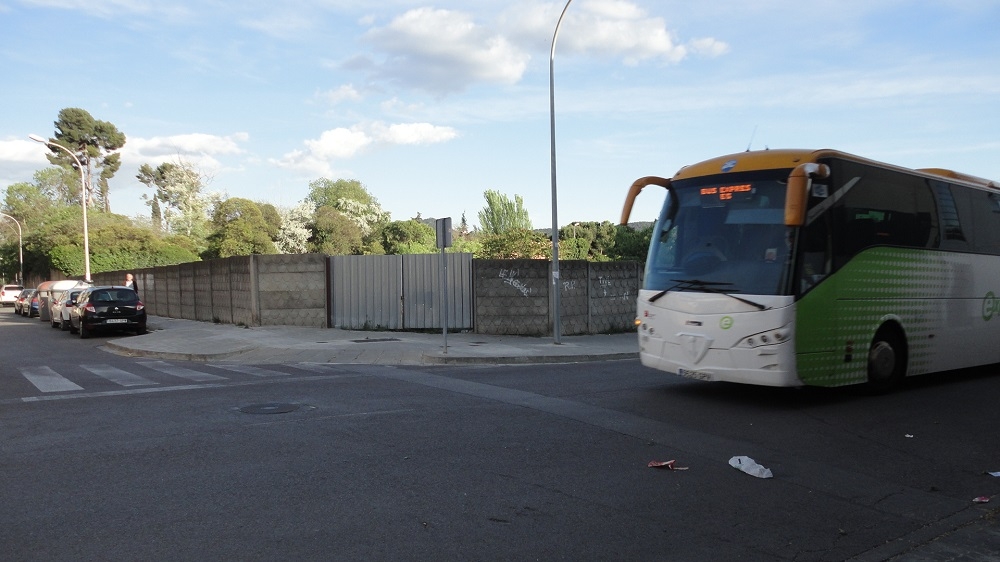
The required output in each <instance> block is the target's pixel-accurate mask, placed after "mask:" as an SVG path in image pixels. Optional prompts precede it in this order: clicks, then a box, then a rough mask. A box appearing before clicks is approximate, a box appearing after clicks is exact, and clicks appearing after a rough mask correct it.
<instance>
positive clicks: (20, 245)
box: [0, 213, 24, 285]
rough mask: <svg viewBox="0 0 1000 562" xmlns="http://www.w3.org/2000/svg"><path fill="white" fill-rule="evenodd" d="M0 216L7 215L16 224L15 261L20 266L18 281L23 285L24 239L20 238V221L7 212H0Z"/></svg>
mask: <svg viewBox="0 0 1000 562" xmlns="http://www.w3.org/2000/svg"><path fill="white" fill-rule="evenodd" d="M0 216H4V217H7V218H8V219H10V220H12V221H14V224H16V225H17V263H18V264H19V265H20V266H21V280H20V283H21V285H24V240H23V239H22V238H21V223H19V222H17V219H15V218H14V217H12V216H10V215H8V214H5V213H0Z"/></svg>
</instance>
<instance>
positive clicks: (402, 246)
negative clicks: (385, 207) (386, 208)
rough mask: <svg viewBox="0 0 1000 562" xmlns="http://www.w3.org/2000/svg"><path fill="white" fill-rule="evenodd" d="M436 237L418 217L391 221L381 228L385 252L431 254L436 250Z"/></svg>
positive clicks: (431, 229)
mask: <svg viewBox="0 0 1000 562" xmlns="http://www.w3.org/2000/svg"><path fill="white" fill-rule="evenodd" d="M436 237H437V234H436V233H435V232H434V229H433V228H431V227H430V226H428V225H426V224H424V223H422V222H420V220H419V219H416V218H413V219H410V220H407V221H393V222H391V223H389V224H387V225H386V226H385V228H383V229H382V247H383V248H384V249H385V253H386V254H394V255H395V254H432V253H434V252H435V251H437V241H436Z"/></svg>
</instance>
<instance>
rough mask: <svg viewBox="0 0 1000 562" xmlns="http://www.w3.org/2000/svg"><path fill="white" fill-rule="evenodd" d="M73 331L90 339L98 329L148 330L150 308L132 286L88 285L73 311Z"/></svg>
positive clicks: (137, 331)
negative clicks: (147, 313) (147, 321)
mask: <svg viewBox="0 0 1000 562" xmlns="http://www.w3.org/2000/svg"><path fill="white" fill-rule="evenodd" d="M69 319H70V327H69V331H70V333H73V334H76V333H79V334H80V337H81V338H88V337H90V335H91V334H92V333H94V332H99V331H100V332H104V331H118V332H120V331H129V332H135V333H136V334H145V333H146V307H145V306H144V305H143V304H142V301H141V300H139V295H138V294H136V292H135V291H133V290H132V289H129V288H128V287H118V286H107V287H87V288H86V289H84V290H83V291H82V292H80V294H79V295H78V296H77V297H76V305H75V306H73V307H72V309H71V310H70V315H69Z"/></svg>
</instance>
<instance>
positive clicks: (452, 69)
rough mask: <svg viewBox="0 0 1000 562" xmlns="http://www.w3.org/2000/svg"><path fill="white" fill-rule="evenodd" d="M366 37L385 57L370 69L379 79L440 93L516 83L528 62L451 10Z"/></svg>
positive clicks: (407, 17) (425, 11)
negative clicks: (478, 85)
mask: <svg viewBox="0 0 1000 562" xmlns="http://www.w3.org/2000/svg"><path fill="white" fill-rule="evenodd" d="M366 37H367V39H368V41H369V42H371V43H372V44H373V45H374V46H375V48H376V49H378V50H379V51H381V52H383V53H384V54H385V58H384V60H383V61H382V62H381V63H377V62H376V63H374V64H375V66H374V68H372V69H371V71H372V72H373V73H374V75H375V77H376V78H377V79H381V80H386V81H390V82H398V83H400V84H403V85H406V86H410V87H415V88H419V89H423V90H426V91H429V92H433V93H439V94H443V93H448V92H455V91H461V90H463V89H465V88H466V87H468V86H469V85H471V84H474V83H478V82H486V83H493V84H514V83H516V82H517V81H519V80H520V79H521V76H522V75H523V74H524V71H525V69H526V68H527V63H528V59H529V56H528V54H527V53H525V52H524V51H522V50H521V49H519V48H517V47H515V46H514V45H513V44H511V42H510V41H509V40H508V39H507V38H506V37H504V36H503V35H499V34H497V33H495V32H493V31H491V30H489V29H488V28H486V27H483V26H481V25H478V24H476V23H475V22H474V21H473V19H472V17H471V16H470V15H468V14H466V13H463V12H457V11H452V10H436V9H432V8H417V9H414V10H410V11H408V12H406V13H404V14H403V15H401V16H399V17H397V18H395V19H394V20H392V21H391V22H390V23H389V24H388V25H387V26H385V27H381V28H374V29H371V30H370V31H368V33H367V34H366ZM355 66H359V65H358V64H357V62H356V63H355Z"/></svg>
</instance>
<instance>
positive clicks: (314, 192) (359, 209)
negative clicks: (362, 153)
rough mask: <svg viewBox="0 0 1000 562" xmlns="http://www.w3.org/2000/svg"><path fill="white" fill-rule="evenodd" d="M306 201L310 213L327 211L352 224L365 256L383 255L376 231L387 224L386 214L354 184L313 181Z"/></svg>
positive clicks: (358, 185)
mask: <svg viewBox="0 0 1000 562" xmlns="http://www.w3.org/2000/svg"><path fill="white" fill-rule="evenodd" d="M306 201H308V202H310V203H311V204H312V205H313V206H314V207H313V208H314V209H317V210H318V209H320V208H322V207H330V208H332V209H334V210H336V211H338V212H340V213H341V214H342V215H344V216H346V217H347V218H349V219H351V220H352V221H354V222H355V224H357V225H358V227H360V228H361V236H362V241H363V247H364V252H365V253H370V254H381V253H385V252H384V250H383V248H382V245H381V242H380V241H379V239H378V238H379V231H381V230H382V228H383V227H384V226H385V225H386V224H388V223H389V220H390V217H389V213H387V212H386V211H384V210H383V209H382V206H381V205H379V203H378V200H377V199H375V197H374V196H373V195H372V194H371V193H368V190H367V189H365V186H364V185H362V184H361V182H359V181H358V180H344V179H339V180H336V181H333V180H329V179H327V178H320V179H318V180H315V181H313V182H311V183H310V184H309V195H308V196H307V197H306Z"/></svg>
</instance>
